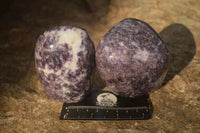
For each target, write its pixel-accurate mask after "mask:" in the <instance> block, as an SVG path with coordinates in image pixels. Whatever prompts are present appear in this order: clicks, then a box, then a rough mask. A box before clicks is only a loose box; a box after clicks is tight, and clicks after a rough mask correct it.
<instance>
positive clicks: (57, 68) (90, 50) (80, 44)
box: [35, 26, 95, 103]
mask: <svg viewBox="0 0 200 133" xmlns="http://www.w3.org/2000/svg"><path fill="white" fill-rule="evenodd" d="M94 57H95V50H94V45H93V43H92V41H91V39H90V37H89V35H88V33H87V32H86V31H85V30H84V29H81V28H78V27H71V26H59V27H55V28H52V29H50V30H48V31H46V32H44V33H43V34H42V35H40V37H39V39H38V41H37V44H36V48H35V65H36V68H37V72H38V75H39V79H40V81H41V83H42V85H43V87H44V89H45V90H46V92H47V94H48V96H49V97H50V98H52V99H54V100H56V101H60V102H66V103H75V102H79V101H81V100H82V99H83V98H84V97H85V96H86V94H87V92H88V91H89V89H90V75H91V73H92V70H93V68H94V65H95V60H94Z"/></svg>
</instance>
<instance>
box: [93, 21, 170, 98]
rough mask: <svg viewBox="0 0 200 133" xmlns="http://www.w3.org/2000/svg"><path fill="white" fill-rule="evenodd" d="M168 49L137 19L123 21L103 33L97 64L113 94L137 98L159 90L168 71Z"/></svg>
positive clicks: (97, 53)
mask: <svg viewBox="0 0 200 133" xmlns="http://www.w3.org/2000/svg"><path fill="white" fill-rule="evenodd" d="M168 62H169V61H168V49H167V48H166V46H165V44H164V43H163V41H162V40H161V39H160V38H159V37H158V35H157V33H156V32H155V31H154V30H153V29H152V28H151V27H150V26H149V25H147V24H146V23H144V22H142V21H140V20H137V19H131V18H128V19H125V20H122V21H121V22H120V23H118V24H117V25H115V26H114V27H113V28H112V29H111V30H109V31H108V33H106V35H105V36H104V37H103V39H102V40H101V42H100V43H99V45H98V47H97V52H96V64H97V68H98V70H99V73H100V75H101V77H102V79H103V80H104V81H105V82H106V85H107V86H108V88H109V89H111V90H112V91H113V92H114V93H116V94H118V95H120V96H124V97H134V96H140V95H143V94H145V93H148V92H150V91H151V90H153V89H155V88H158V87H159V86H160V85H161V83H162V81H163V80H164V78H165V75H166V72H167V67H168Z"/></svg>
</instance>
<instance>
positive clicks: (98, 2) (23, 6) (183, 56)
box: [0, 0, 200, 133]
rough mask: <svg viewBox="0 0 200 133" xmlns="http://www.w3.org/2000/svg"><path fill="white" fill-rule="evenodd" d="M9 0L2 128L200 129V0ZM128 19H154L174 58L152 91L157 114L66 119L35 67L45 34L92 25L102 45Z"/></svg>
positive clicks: (12, 132) (57, 131) (40, 131)
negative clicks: (86, 0)
mask: <svg viewBox="0 0 200 133" xmlns="http://www.w3.org/2000/svg"><path fill="white" fill-rule="evenodd" d="M4 1H5V0H4ZM9 1H10V5H9V8H7V9H6V10H4V12H2V13H1V18H0V132H1V133H199V132H200V119H199V118H200V69H199V68H200V39H199V38H200V32H199V27H200V6H199V5H200V4H199V0H93V1H94V3H95V6H98V7H97V11H96V12H92V13H91V12H89V10H88V9H87V6H86V5H85V4H84V0H59V1H58V0H48V1H47V0H31V1H30V0H20V1H19V0H18V1H17V0H9ZM90 1H92V0H90ZM1 6H4V5H3V4H2V2H1V4H0V7H1ZM4 7H6V6H4ZM7 7H8V6H7ZM124 18H137V19H140V20H143V21H145V22H147V23H148V24H149V25H151V26H152V27H153V29H155V31H156V32H157V33H159V35H160V37H161V39H162V40H163V41H164V42H165V44H166V45H167V47H168V50H169V53H170V56H171V57H172V58H170V65H169V70H168V72H167V75H166V78H165V80H164V82H165V85H162V87H161V88H160V89H158V90H157V91H153V92H152V93H150V94H149V95H150V97H151V100H152V104H153V107H154V108H153V116H152V119H150V120H144V121H140V120H138V121H137V120H134V121H61V120H59V116H60V112H61V109H62V105H63V103H62V102H55V101H52V100H51V99H49V98H48V96H47V94H46V92H45V90H44V89H43V87H42V85H41V83H40V81H39V79H38V75H37V72H36V69H35V64H34V50H35V43H36V41H37V39H38V37H39V35H40V34H41V33H43V32H44V31H45V30H47V29H50V28H52V27H55V26H58V25H74V26H79V27H84V29H87V31H88V33H89V35H90V37H91V38H92V40H93V41H94V44H95V47H97V44H98V43H99V42H100V40H101V39H102V38H103V36H104V35H105V34H106V32H107V31H108V30H109V29H111V28H112V27H113V26H114V25H116V24H117V23H119V22H120V21H121V20H123V19H124ZM97 77H98V76H97ZM97 81H99V80H97ZM98 86H101V82H98V83H96V84H95V87H96V88H98Z"/></svg>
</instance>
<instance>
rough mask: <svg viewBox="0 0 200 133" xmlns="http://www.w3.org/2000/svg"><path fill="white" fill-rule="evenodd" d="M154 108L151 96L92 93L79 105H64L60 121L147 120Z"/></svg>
mask: <svg viewBox="0 0 200 133" xmlns="http://www.w3.org/2000/svg"><path fill="white" fill-rule="evenodd" d="M152 112H153V106H152V103H151V100H150V98H149V95H144V96H140V97H135V98H124V97H119V96H116V95H115V94H113V93H111V92H105V91H103V92H92V93H91V94H90V95H88V97H86V98H85V99H84V100H83V101H81V102H79V103H71V104H67V103H64V104H63V107H62V111H61V115H60V120H147V119H150V118H151V116H152Z"/></svg>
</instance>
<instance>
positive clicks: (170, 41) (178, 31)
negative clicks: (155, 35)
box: [159, 24, 196, 85]
mask: <svg viewBox="0 0 200 133" xmlns="http://www.w3.org/2000/svg"><path fill="white" fill-rule="evenodd" d="M159 36H160V37H161V39H162V40H163V41H164V42H165V44H166V45H167V48H168V50H169V53H170V63H169V70H168V73H167V75H166V77H165V80H164V82H163V85H166V84H167V83H168V82H169V81H170V80H172V79H173V77H174V76H175V75H176V74H178V73H179V72H181V71H182V70H183V69H184V68H185V67H186V66H187V65H188V64H189V63H190V61H191V60H192V59H193V57H194V55H195V52H196V44H195V41H194V38H193V35H192V33H191V31H190V30H189V29H188V28H187V27H186V26H184V25H182V24H171V25H169V26H168V27H166V28H165V29H164V30H162V31H161V32H160V34H159Z"/></svg>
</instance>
